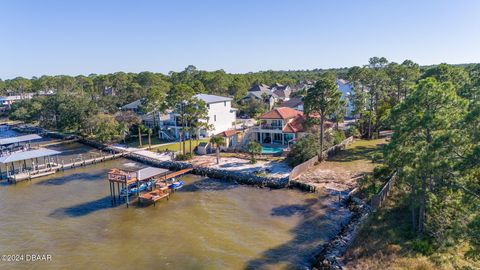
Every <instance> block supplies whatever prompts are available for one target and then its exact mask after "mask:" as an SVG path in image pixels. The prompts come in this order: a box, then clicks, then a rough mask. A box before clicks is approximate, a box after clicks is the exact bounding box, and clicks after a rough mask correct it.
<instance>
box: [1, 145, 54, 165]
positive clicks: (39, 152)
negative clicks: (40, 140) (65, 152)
mask: <svg viewBox="0 0 480 270" xmlns="http://www.w3.org/2000/svg"><path fill="white" fill-rule="evenodd" d="M60 153H61V152H59V151H55V150H51V149H47V148H39V149H35V150H28V151H22V152H14V153H11V154H10V155H6V156H3V157H0V163H2V164H5V163H9V162H15V161H20V160H27V159H33V158H39V157H46V156H53V155H58V154H60Z"/></svg>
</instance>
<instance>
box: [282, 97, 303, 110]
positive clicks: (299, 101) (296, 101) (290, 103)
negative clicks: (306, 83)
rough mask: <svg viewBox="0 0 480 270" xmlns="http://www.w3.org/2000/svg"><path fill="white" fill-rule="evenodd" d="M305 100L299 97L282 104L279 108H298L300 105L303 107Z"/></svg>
mask: <svg viewBox="0 0 480 270" xmlns="http://www.w3.org/2000/svg"><path fill="white" fill-rule="evenodd" d="M302 104H303V100H302V99H301V98H298V97H293V98H291V99H289V100H287V101H284V102H282V103H281V104H280V105H279V107H289V108H296V107H297V106H298V105H302Z"/></svg>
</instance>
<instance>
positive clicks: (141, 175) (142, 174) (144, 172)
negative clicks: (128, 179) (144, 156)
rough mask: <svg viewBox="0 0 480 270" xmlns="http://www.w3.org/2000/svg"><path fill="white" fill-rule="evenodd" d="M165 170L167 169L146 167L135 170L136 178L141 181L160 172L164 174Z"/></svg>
mask: <svg viewBox="0 0 480 270" xmlns="http://www.w3.org/2000/svg"><path fill="white" fill-rule="evenodd" d="M167 172H168V170H167V169H160V168H154V167H147V168H143V169H140V170H138V171H137V179H138V180H140V181H142V180H146V179H149V178H152V177H155V176H158V175H161V174H165V173H167Z"/></svg>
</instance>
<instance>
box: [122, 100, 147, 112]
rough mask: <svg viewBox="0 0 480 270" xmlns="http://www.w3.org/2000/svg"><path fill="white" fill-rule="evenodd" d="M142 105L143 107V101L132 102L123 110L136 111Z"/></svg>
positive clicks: (124, 106)
mask: <svg viewBox="0 0 480 270" xmlns="http://www.w3.org/2000/svg"><path fill="white" fill-rule="evenodd" d="M140 105H142V100H141V99H139V100H135V101H134V102H130V103H128V104H125V105H123V106H122V107H121V108H122V109H123V110H134V109H138V107H139V106H140Z"/></svg>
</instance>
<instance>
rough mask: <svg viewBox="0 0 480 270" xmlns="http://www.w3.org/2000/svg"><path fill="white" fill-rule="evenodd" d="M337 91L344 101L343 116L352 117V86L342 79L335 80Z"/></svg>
mask: <svg viewBox="0 0 480 270" xmlns="http://www.w3.org/2000/svg"><path fill="white" fill-rule="evenodd" d="M337 86H338V90H340V92H342V98H343V99H344V100H345V101H346V103H347V106H346V107H345V116H346V117H349V118H350V117H353V103H352V100H351V97H352V95H353V86H352V85H351V84H350V83H349V82H348V81H347V80H344V79H337Z"/></svg>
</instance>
